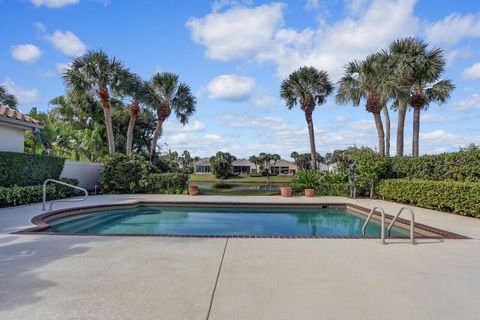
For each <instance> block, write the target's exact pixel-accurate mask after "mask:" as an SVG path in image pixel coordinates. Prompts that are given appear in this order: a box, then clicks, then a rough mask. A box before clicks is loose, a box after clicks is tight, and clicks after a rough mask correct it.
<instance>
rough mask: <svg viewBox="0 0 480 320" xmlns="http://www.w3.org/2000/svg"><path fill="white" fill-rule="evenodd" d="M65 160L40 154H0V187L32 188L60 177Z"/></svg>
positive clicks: (2, 152)
mask: <svg viewBox="0 0 480 320" xmlns="http://www.w3.org/2000/svg"><path fill="white" fill-rule="evenodd" d="M64 163H65V159H63V158H59V157H54V156H47V155H41V154H26V153H16V152H4V151H1V152H0V187H10V186H20V187H23V186H33V185H38V184H42V183H43V182H44V181H45V180H47V179H56V180H58V178H59V177H60V174H61V173H62V170H63V165H64Z"/></svg>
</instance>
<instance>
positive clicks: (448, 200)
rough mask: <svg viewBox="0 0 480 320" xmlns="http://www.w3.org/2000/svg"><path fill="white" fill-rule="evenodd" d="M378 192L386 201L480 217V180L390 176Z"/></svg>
mask: <svg viewBox="0 0 480 320" xmlns="http://www.w3.org/2000/svg"><path fill="white" fill-rule="evenodd" d="M377 192H378V195H380V196H381V197H383V198H384V199H386V200H393V201H398V202H402V203H407V204H411V205H414V206H418V207H423V208H429V209H435V210H440V211H447V212H454V213H458V214H461V215H465V216H471V217H477V218H480V182H458V181H431V180H419V179H389V180H383V181H381V182H380V184H379V185H378V190H377Z"/></svg>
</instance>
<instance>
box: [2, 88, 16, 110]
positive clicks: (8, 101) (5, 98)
mask: <svg viewBox="0 0 480 320" xmlns="http://www.w3.org/2000/svg"><path fill="white" fill-rule="evenodd" d="M0 104H4V105H7V106H9V107H10V108H13V109H17V105H18V101H17V98H16V97H15V96H14V95H13V94H11V93H9V92H8V90H7V88H5V87H4V86H2V85H0Z"/></svg>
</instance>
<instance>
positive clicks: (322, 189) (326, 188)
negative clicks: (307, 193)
mask: <svg viewBox="0 0 480 320" xmlns="http://www.w3.org/2000/svg"><path fill="white" fill-rule="evenodd" d="M315 195H316V196H336V197H348V196H349V195H350V185H349V184H348V183H328V184H325V183H321V184H320V185H319V186H318V187H317V188H316V189H315Z"/></svg>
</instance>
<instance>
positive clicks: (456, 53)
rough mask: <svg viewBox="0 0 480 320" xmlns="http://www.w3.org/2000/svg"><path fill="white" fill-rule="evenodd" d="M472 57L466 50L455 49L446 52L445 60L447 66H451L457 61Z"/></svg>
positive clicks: (468, 50)
mask: <svg viewBox="0 0 480 320" xmlns="http://www.w3.org/2000/svg"><path fill="white" fill-rule="evenodd" d="M471 55H472V52H471V51H470V49H468V48H464V47H463V48H455V49H452V50H450V51H448V52H447V54H446V55H445V59H446V60H447V65H448V66H450V65H452V64H453V63H454V62H455V61H456V60H457V59H461V58H468V57H470V56H471Z"/></svg>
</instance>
